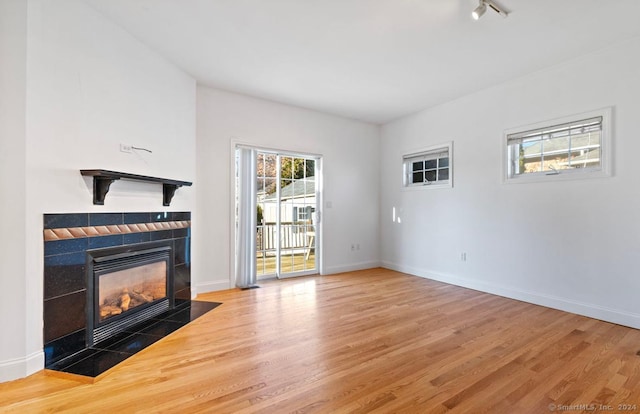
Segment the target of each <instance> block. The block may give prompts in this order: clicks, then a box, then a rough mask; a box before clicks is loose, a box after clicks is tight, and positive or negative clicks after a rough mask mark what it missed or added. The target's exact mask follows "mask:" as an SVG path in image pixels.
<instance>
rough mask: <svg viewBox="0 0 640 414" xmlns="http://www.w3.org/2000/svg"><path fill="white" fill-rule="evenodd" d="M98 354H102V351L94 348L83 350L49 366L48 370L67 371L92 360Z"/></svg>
mask: <svg viewBox="0 0 640 414" xmlns="http://www.w3.org/2000/svg"><path fill="white" fill-rule="evenodd" d="M98 352H100V350H98V349H93V348H86V349H82V350H81V351H80V352H76V353H75V354H73V355H71V356H69V357H67V358H64V359H61V360H60V361H57V362H54V363H52V364H49V365H47V366H46V368H47V369H51V370H54V371H65V370H66V369H67V368H69V367H70V366H71V365H74V364H77V363H78V362H80V361H82V360H84V359H87V358H90V357H92V356H93V355H95V354H97V353H98Z"/></svg>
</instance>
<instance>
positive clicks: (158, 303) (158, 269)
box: [86, 242, 174, 346]
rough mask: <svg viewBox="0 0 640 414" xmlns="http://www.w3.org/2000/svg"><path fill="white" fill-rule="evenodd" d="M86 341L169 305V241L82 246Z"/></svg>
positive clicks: (89, 343) (101, 337)
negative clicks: (85, 301)
mask: <svg viewBox="0 0 640 414" xmlns="http://www.w3.org/2000/svg"><path fill="white" fill-rule="evenodd" d="M87 257H88V259H87V260H88V263H87V330H86V334H87V339H86V340H87V346H93V345H95V344H97V343H99V342H101V341H104V340H106V339H108V338H110V337H112V336H114V335H116V334H118V333H120V332H122V331H124V330H126V329H128V328H131V327H132V326H135V325H137V324H139V323H141V322H144V321H145V320H148V319H150V318H152V317H154V316H156V315H159V314H160V313H162V312H165V311H167V310H169V309H173V308H174V295H173V268H174V266H173V257H174V255H173V248H172V244H171V243H170V242H156V243H140V244H136V245H131V246H125V247H118V248H108V249H97V250H88V251H87Z"/></svg>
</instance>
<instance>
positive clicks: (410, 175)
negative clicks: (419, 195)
mask: <svg viewBox="0 0 640 414" xmlns="http://www.w3.org/2000/svg"><path fill="white" fill-rule="evenodd" d="M452 145H453V144H452V143H448V144H444V145H438V146H434V147H429V148H426V149H424V150H421V151H418V152H414V153H412V154H407V155H404V156H403V157H402V164H403V177H404V178H403V185H404V187H406V188H409V187H416V188H423V187H427V186H428V187H451V186H452V179H451V177H452V176H453V175H452V173H451V165H452V162H451V155H452V151H451V150H452Z"/></svg>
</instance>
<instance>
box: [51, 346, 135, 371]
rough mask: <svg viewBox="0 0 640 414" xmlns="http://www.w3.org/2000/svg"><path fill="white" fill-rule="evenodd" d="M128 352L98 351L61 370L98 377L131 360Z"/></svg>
mask: <svg viewBox="0 0 640 414" xmlns="http://www.w3.org/2000/svg"><path fill="white" fill-rule="evenodd" d="M131 355H132V354H131V353H128V352H116V351H98V352H96V353H94V354H92V355H90V356H88V357H87V358H85V359H83V360H81V361H78V362H76V363H75V364H73V365H70V366H68V367H65V368H63V369H61V371H62V372H69V373H72V374H78V375H84V376H86V377H97V376H98V375H100V374H102V373H103V372H105V371H107V370H108V369H109V368H113V367H115V366H116V365H118V364H119V363H120V362H122V361H124V360H125V359H127V358H129V357H130V356H131Z"/></svg>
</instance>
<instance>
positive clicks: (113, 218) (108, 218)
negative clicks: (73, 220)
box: [89, 213, 124, 226]
mask: <svg viewBox="0 0 640 414" xmlns="http://www.w3.org/2000/svg"><path fill="white" fill-rule="evenodd" d="M123 215H124V214H123V213H90V214H89V225H90V226H113V225H116V224H124V217H123Z"/></svg>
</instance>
